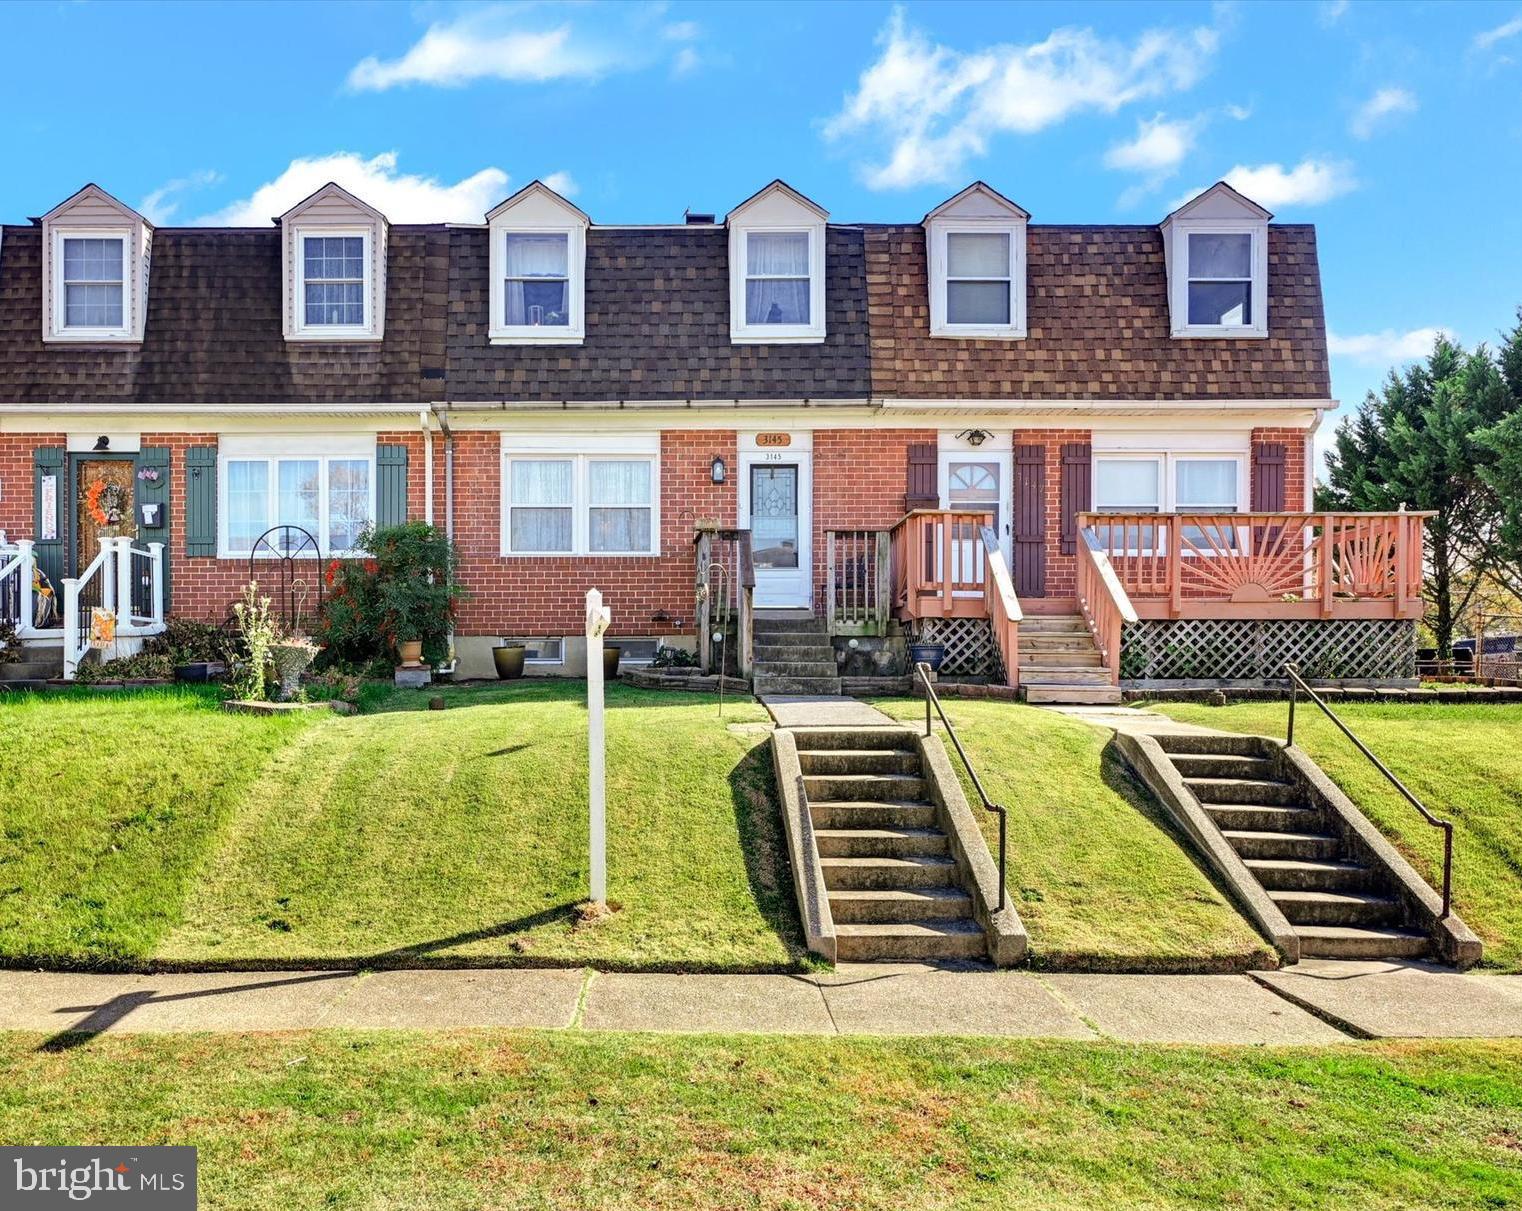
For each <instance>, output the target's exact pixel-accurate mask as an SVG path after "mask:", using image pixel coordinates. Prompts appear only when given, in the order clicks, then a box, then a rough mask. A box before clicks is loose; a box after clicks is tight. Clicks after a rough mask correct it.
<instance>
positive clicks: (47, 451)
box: [32, 446, 69, 604]
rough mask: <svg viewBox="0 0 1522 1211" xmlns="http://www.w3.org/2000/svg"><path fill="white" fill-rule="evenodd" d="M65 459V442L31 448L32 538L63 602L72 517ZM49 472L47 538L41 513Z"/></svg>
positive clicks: (59, 598) (55, 591)
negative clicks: (49, 534) (49, 532)
mask: <svg viewBox="0 0 1522 1211" xmlns="http://www.w3.org/2000/svg"><path fill="white" fill-rule="evenodd" d="M66 462H67V455H66V454H65V452H64V448H63V447H62V446H38V447H37V449H36V450H34V451H33V452H32V502H33V504H32V540H33V543H34V544H35V545H34V546H33V548H32V551H33V553H34V554H35V556H36V558H37V564H38V566H39V567H41V568H42V573H43V575H44V576H46V577H47V578H48V579H49V580H50V581H52V582H53V592H54V593H55V594H57V598H58V601H59V603H60V604H62V602H63V577H64V551H65V550H66V547H65V546H64V535H65V531H66V529H67V524H68V517H69V486H68V476H67V475H66V474H65V471H64V468H65V464H66ZM48 476H52V477H53V490H52V492H51V493H50V496H49V499H50V501H51V505H52V508H51V514H52V516H51V517H50V518H49V519H47V521H48V523H49V525H50V526H51V529H52V531H53V537H52V538H49V539H44V538H43V537H42V534H43V531H44V529H45V528H48V527H47V526H45V525H44V518H43V516H42V499H43V494H42V482H43V480H44V479H45V478H46V477H48Z"/></svg>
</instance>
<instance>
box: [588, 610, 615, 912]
mask: <svg viewBox="0 0 1522 1211" xmlns="http://www.w3.org/2000/svg"><path fill="white" fill-rule="evenodd" d="M611 620H612V618H611V615H610V613H609V611H608V607H607V606H605V605H603V603H602V594H601V593H599V592H598V591H597V590H596V589H588V590H587V757H588V767H587V799H588V814H589V815H590V818H591V830H590V837H591V840H590V847H591V861H590V871H591V884H592V894H591V900H592V903H594V904H605V903H607V899H608V838H607V832H608V803H607V795H608V787H607V751H606V750H607V746H606V742H605V739H604V728H603V691H602V637H603V632H604V631H606V630H607V629H608V623H609V622H610V621H611Z"/></svg>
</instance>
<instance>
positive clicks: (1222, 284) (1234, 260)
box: [1188, 231, 1253, 328]
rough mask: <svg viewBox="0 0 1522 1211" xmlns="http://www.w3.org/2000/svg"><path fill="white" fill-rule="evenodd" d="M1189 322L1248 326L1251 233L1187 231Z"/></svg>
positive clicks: (1250, 315)
mask: <svg viewBox="0 0 1522 1211" xmlns="http://www.w3.org/2000/svg"><path fill="white" fill-rule="evenodd" d="M1188 239H1189V258H1188V259H1189V326H1190V327H1192V328H1193V327H1202V328H1250V327H1251V326H1252V323H1253V309H1252V295H1253V247H1252V241H1253V237H1252V235H1251V234H1250V233H1248V232H1245V231H1231V232H1221V231H1208V232H1207V231H1191V232H1189V233H1188Z"/></svg>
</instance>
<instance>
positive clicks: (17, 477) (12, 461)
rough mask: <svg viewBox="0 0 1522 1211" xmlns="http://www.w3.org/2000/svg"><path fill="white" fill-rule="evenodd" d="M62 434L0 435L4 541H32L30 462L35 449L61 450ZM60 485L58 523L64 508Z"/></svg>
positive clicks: (0, 514) (0, 507)
mask: <svg viewBox="0 0 1522 1211" xmlns="http://www.w3.org/2000/svg"><path fill="white" fill-rule="evenodd" d="M65 440H66V439H65V438H64V435H63V434H62V433H0V530H4V531H5V534H6V537H7V538H12V539H15V538H35V537H36V535H35V534H34V533H33V532H32V531H33V530H35V529H36V514H35V511H34V508H33V503H32V493H33V490H34V489H33V484H32V459H33V457H34V454H35V451H36V449H37V447H38V446H58V447H60V448H61V447H62V446H63V445H64V442H65ZM67 503H68V502H67V497H66V496H65V494H64V490H63V485H61V484H60V485H59V491H58V508H59V511H60V522H61V520H62V510H63V509H64V508H65V506H66V505H67Z"/></svg>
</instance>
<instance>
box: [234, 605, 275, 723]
mask: <svg viewBox="0 0 1522 1211" xmlns="http://www.w3.org/2000/svg"><path fill="white" fill-rule="evenodd" d="M233 613H234V614H235V615H237V618H238V629H239V630H240V631H242V632H243V647H244V657H243V659H241V660H240V661H239V662H238V663H237V665H235V666H234V668H233V675H232V691H233V697H235V698H242V699H245V700H249V701H253V702H262V701H263V700H264V697H265V694H266V692H267V686H266V678H265V672H264V666H265V665H266V664H267V663H268V661H269V655H270V646H271V645H272V644H273V643H274V642H275V641H276V640H277V639H279V638H280V624H279V622H278V621H277V620H276V618H275V616H274V615H273V614H271V613H270V599H269V598H268V597H260V596H259V586H258V585H255V584H250V585H249V586H248V587H247V588H246V589H244V590H243V600H242V601H240V602H238V603H237V604H236V605H234V606H233Z"/></svg>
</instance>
